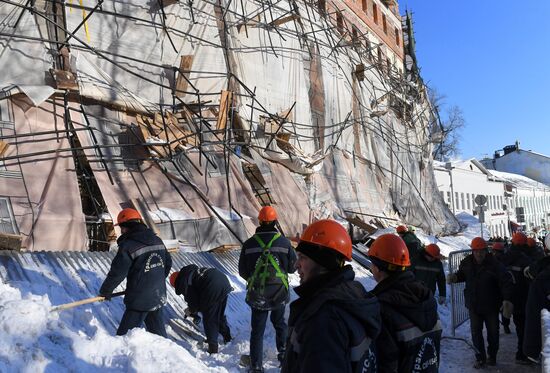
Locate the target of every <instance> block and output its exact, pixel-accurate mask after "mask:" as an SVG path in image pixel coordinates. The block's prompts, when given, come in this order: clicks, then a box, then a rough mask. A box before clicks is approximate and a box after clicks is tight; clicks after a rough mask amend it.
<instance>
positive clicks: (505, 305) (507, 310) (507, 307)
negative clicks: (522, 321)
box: [502, 300, 514, 319]
mask: <svg viewBox="0 0 550 373" xmlns="http://www.w3.org/2000/svg"><path fill="white" fill-rule="evenodd" d="M513 313H514V304H513V303H512V302H510V301H509V300H505V301H504V302H502V316H503V317H505V318H507V319H509V318H511V317H512V314H513Z"/></svg>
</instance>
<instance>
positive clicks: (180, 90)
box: [176, 55, 194, 98]
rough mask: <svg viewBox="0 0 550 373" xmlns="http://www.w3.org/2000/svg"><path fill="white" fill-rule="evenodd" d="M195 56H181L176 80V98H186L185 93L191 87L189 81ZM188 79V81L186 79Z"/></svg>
mask: <svg viewBox="0 0 550 373" xmlns="http://www.w3.org/2000/svg"><path fill="white" fill-rule="evenodd" d="M193 58H194V56H193V55H186V56H181V61H180V67H179V70H178V77H177V79H176V96H177V97H180V98H181V97H183V96H185V93H184V91H187V88H188V87H189V83H188V81H187V80H188V79H189V76H190V75H191V72H190V70H191V66H193ZM186 78H187V79H186Z"/></svg>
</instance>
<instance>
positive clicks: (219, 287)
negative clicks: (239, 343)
mask: <svg viewBox="0 0 550 373" xmlns="http://www.w3.org/2000/svg"><path fill="white" fill-rule="evenodd" d="M170 284H172V286H173V287H174V289H175V290H176V294H177V295H181V294H183V297H184V299H185V301H186V302H187V306H188V308H187V309H186V310H185V316H186V317H187V316H191V317H196V315H197V313H199V312H200V313H201V314H202V325H203V327H204V333H205V334H206V342H207V343H208V352H209V353H211V354H215V353H217V352H218V335H221V336H222V337H223V342H224V343H229V342H230V341H231V331H230V330H229V325H228V324H227V319H226V317H225V307H226V306H227V297H228V295H229V293H231V291H232V290H233V288H232V287H231V285H230V283H229V280H228V279H227V277H226V276H225V275H224V274H223V273H222V272H221V271H219V270H217V269H216V268H199V267H198V266H196V265H195V264H190V265H187V266H185V267H183V268H182V269H181V270H180V271H179V272H174V273H172V274H171V275H170Z"/></svg>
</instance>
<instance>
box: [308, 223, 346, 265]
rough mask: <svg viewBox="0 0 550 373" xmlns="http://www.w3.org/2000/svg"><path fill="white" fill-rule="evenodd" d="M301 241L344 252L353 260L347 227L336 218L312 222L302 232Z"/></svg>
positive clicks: (343, 253) (344, 254)
mask: <svg viewBox="0 0 550 373" xmlns="http://www.w3.org/2000/svg"><path fill="white" fill-rule="evenodd" d="M300 241H305V242H309V243H313V244H315V245H319V246H322V247H324V248H327V249H330V250H334V251H336V252H338V253H340V254H342V255H343V256H344V257H345V258H346V260H347V261H351V251H352V245H351V238H350V236H349V234H348V232H347V231H346V228H344V227H343V226H342V225H341V224H340V223H338V222H336V221H334V220H330V219H324V220H319V221H316V222H315V223H312V224H310V225H309V226H308V227H307V228H306V230H305V231H304V233H302V237H301V238H300Z"/></svg>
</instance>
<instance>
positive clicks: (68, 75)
mask: <svg viewBox="0 0 550 373" xmlns="http://www.w3.org/2000/svg"><path fill="white" fill-rule="evenodd" d="M50 72H51V74H52V76H53V78H54V79H55V83H56V86H57V89H67V90H69V91H78V83H77V82H76V75H75V74H73V73H72V72H70V71H64V70H55V69H50Z"/></svg>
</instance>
